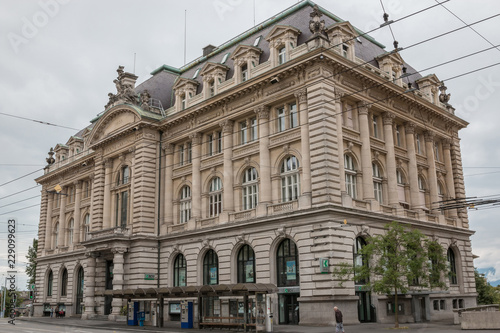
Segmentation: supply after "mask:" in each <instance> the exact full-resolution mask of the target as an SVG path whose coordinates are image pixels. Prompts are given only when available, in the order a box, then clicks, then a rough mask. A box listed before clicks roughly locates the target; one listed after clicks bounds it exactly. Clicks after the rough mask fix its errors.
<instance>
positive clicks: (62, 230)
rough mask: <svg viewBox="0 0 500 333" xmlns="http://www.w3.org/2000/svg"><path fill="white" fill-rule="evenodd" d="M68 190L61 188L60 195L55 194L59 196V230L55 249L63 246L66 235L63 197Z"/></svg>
mask: <svg viewBox="0 0 500 333" xmlns="http://www.w3.org/2000/svg"><path fill="white" fill-rule="evenodd" d="M67 192H68V188H67V187H66V186H63V188H62V191H61V193H60V194H56V195H59V196H60V198H59V199H60V203H61V205H60V207H59V230H58V235H57V247H62V246H64V245H65V244H64V238H65V237H64V236H65V234H66V199H67V196H65V195H63V193H64V194H67Z"/></svg>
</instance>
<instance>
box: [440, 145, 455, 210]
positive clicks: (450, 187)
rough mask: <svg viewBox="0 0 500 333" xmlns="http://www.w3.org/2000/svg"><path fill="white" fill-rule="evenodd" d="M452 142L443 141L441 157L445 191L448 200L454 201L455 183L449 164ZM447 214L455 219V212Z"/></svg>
mask: <svg viewBox="0 0 500 333" xmlns="http://www.w3.org/2000/svg"><path fill="white" fill-rule="evenodd" d="M452 144H453V141H452V140H451V139H445V140H444V141H443V155H444V156H443V157H444V166H445V168H446V178H445V180H446V189H447V191H448V198H447V199H448V200H449V199H455V181H454V177H453V165H452V162H451V145H452ZM448 214H449V217H450V218H453V219H455V218H457V210H456V209H450V210H448Z"/></svg>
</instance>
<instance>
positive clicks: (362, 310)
mask: <svg viewBox="0 0 500 333" xmlns="http://www.w3.org/2000/svg"><path fill="white" fill-rule="evenodd" d="M356 296H358V297H359V299H358V319H359V321H360V322H362V323H369V322H374V321H375V313H374V311H373V307H372V301H371V295H370V292H369V291H357V292H356Z"/></svg>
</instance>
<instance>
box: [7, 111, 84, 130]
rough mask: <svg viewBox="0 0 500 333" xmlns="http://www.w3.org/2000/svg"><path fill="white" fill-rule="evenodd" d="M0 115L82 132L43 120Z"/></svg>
mask: <svg viewBox="0 0 500 333" xmlns="http://www.w3.org/2000/svg"><path fill="white" fill-rule="evenodd" d="M0 115H3V116H8V117H13V118H18V119H22V120H28V121H33V122H35V123H40V124H42V125H49V126H55V127H61V128H66V129H71V130H74V131H80V130H79V129H77V128H73V127H68V126H62V125H57V124H52V123H49V122H46V121H42V120H36V119H31V118H26V117H20V116H15V115H13V114H8V113H4V112H0Z"/></svg>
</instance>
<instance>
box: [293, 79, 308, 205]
mask: <svg viewBox="0 0 500 333" xmlns="http://www.w3.org/2000/svg"><path fill="white" fill-rule="evenodd" d="M295 98H296V99H297V105H298V112H299V117H300V118H299V119H300V139H301V153H302V179H301V185H302V191H301V192H302V195H301V197H300V198H299V207H300V208H302V209H303V208H309V207H311V156H310V150H311V146H310V143H309V119H308V118H309V117H308V115H307V112H308V111H307V91H306V89H302V90H299V91H297V92H296V93H295Z"/></svg>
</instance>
